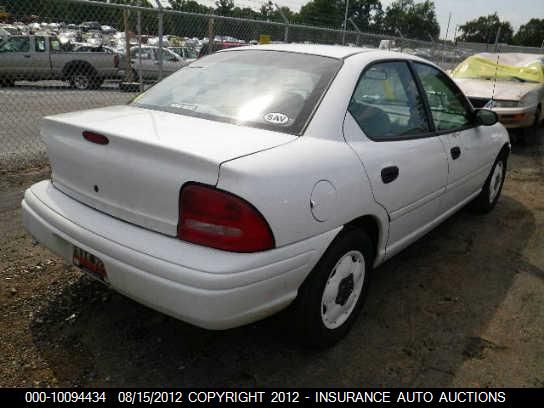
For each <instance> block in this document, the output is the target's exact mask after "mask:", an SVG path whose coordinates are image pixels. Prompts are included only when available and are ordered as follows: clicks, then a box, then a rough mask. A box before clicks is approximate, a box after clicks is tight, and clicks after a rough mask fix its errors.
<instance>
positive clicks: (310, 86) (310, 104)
mask: <svg viewBox="0 0 544 408" xmlns="http://www.w3.org/2000/svg"><path fill="white" fill-rule="evenodd" d="M341 66H342V61H341V60H339V59H335V58H328V57H321V56H316V55H307V54H299V53H290V52H281V51H261V50H243V51H230V52H219V53H216V54H212V55H210V56H208V57H204V58H202V59H200V60H198V61H196V62H194V63H192V64H191V65H189V66H187V67H185V68H182V69H180V70H179V71H177V72H176V73H175V74H173V75H171V76H169V77H168V78H166V79H165V80H163V81H162V82H160V83H159V84H157V85H155V86H154V87H152V88H151V89H150V90H148V91H147V92H145V93H144V94H143V95H142V96H141V97H140V98H137V99H136V100H135V102H134V104H135V105H137V106H141V107H145V108H149V109H157V110H163V111H168V112H174V113H178V114H180V115H187V116H196V117H202V118H206V119H210V120H216V121H223V122H228V123H236V124H240V125H244V126H251V127H257V128H262V129H269V130H274V131H278V132H284V133H290V134H300V132H301V131H302V130H303V129H304V127H305V125H306V123H307V121H308V120H309V118H310V116H311V114H312V112H313V111H314V109H315V107H316V106H317V104H318V102H319V100H320V98H321V96H322V95H323V93H324V92H325V90H326V89H327V88H328V85H329V83H330V82H331V81H332V79H333V78H334V75H335V74H336V72H337V71H338V70H339V69H340V67H341Z"/></svg>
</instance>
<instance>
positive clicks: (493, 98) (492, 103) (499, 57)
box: [491, 53, 501, 108]
mask: <svg viewBox="0 0 544 408" xmlns="http://www.w3.org/2000/svg"><path fill="white" fill-rule="evenodd" d="M500 59H501V54H500V53H497V64H496V65H495V78H494V79H493V93H492V94H491V108H493V107H495V88H496V87H497V71H498V70H499V61H500Z"/></svg>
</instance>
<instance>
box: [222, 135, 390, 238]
mask: <svg viewBox="0 0 544 408" xmlns="http://www.w3.org/2000/svg"><path fill="white" fill-rule="evenodd" d="M322 180H326V181H328V182H330V183H331V184H332V185H333V186H334V188H335V190H336V191H335V194H333V196H334V197H333V198H331V200H333V202H332V203H330V204H331V207H330V208H331V211H329V214H328V215H329V216H328V219H327V220H325V221H318V220H317V219H316V218H315V217H314V215H313V214H312V209H311V205H310V197H311V195H312V191H313V189H314V186H315V185H316V183H318V182H319V181H322ZM218 188H220V189H223V190H226V191H229V192H233V193H234V194H237V195H239V196H240V197H242V198H244V199H246V200H248V201H249V202H250V203H251V204H253V205H254V206H255V207H256V208H257V209H258V210H259V211H260V212H261V213H262V214H263V216H264V217H265V218H266V220H267V221H268V223H269V225H270V228H271V229H272V232H273V234H274V238H275V240H276V246H277V247H282V246H285V245H289V244H291V243H294V242H298V241H302V240H305V239H308V238H310V237H313V236H316V235H318V234H322V233H324V232H327V231H331V230H333V229H335V228H337V227H339V226H343V225H345V224H346V223H349V222H350V221H352V220H354V219H356V218H358V217H360V216H363V215H372V216H374V217H375V218H376V220H377V221H378V224H379V225H380V243H378V248H383V247H384V243H385V240H386V238H387V215H386V213H385V211H384V210H383V208H382V207H380V206H379V205H378V204H377V203H376V202H375V201H374V199H373V195H372V192H371V190H370V186H369V183H368V178H367V176H366V173H365V172H364V169H363V167H362V165H361V163H360V161H359V160H358V158H357V156H356V155H355V153H354V152H353V150H352V149H351V148H350V147H349V146H348V145H347V144H346V143H345V141H344V140H343V139H342V140H338V141H333V140H323V139H317V138H313V137H306V136H304V137H300V138H298V139H297V140H295V141H293V142H291V143H287V144H285V145H283V146H279V147H277V148H274V149H270V150H267V151H263V152H260V153H257V154H253V155H250V156H246V157H242V158H238V159H235V160H233V161H230V162H227V163H224V164H223V165H222V166H221V168H220V175H219V181H218Z"/></svg>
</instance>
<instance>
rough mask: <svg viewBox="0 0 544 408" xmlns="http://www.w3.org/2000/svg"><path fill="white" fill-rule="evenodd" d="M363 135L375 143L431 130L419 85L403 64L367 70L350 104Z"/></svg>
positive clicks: (374, 66) (390, 63)
mask: <svg viewBox="0 0 544 408" xmlns="http://www.w3.org/2000/svg"><path fill="white" fill-rule="evenodd" d="M349 112H350V113H351V115H352V116H353V118H354V119H355V120H356V121H357V123H358V124H359V126H360V127H361V129H362V130H363V132H365V134H366V135H367V136H368V137H370V138H371V139H375V140H398V139H403V138H410V137H417V136H419V135H423V134H425V133H428V132H429V131H430V128H429V122H428V119H427V115H426V113H425V105H424V103H423V99H422V97H421V95H420V93H419V91H418V88H417V85H416V82H415V80H414V78H413V76H412V73H411V71H410V69H409V67H408V64H407V63H405V62H402V61H394V62H382V63H378V64H374V65H372V66H371V67H370V68H368V69H366V70H365V71H364V73H363V75H362V76H361V78H360V80H359V83H358V84H357V88H356V89H355V92H354V94H353V97H352V99H351V101H350V104H349Z"/></svg>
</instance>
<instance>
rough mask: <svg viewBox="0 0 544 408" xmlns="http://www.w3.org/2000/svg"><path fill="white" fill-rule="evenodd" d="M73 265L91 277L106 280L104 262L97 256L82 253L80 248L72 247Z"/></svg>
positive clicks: (85, 252)
mask: <svg viewBox="0 0 544 408" xmlns="http://www.w3.org/2000/svg"><path fill="white" fill-rule="evenodd" d="M73 261H74V265H75V266H77V267H78V268H80V269H81V270H83V271H84V272H87V273H89V274H91V275H92V276H94V277H96V278H98V279H100V280H104V279H105V278H106V267H105V266H104V262H102V261H101V260H100V258H98V257H97V256H95V255H93V254H90V253H88V252H87V251H84V250H83V249H81V248H78V247H74V258H73Z"/></svg>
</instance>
